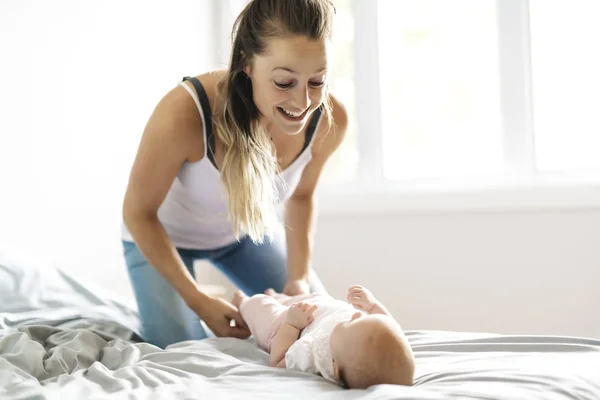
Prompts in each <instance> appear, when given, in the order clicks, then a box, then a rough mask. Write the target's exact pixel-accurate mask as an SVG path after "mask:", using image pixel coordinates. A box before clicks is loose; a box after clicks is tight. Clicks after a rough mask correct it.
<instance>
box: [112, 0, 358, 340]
mask: <svg viewBox="0 0 600 400" xmlns="http://www.w3.org/2000/svg"><path fill="white" fill-rule="evenodd" d="M334 14H335V9H334V8H333V5H332V4H331V3H330V1H328V0H254V1H251V2H250V3H249V4H248V5H247V7H246V8H245V9H244V11H243V12H242V13H241V14H240V15H239V17H238V18H237V20H236V23H235V25H234V41H233V49H232V56H231V63H230V66H229V68H228V70H226V71H213V72H209V73H206V74H203V75H200V76H198V77H196V78H184V81H183V82H181V83H180V84H179V85H178V86H177V87H176V88H174V89H173V90H171V91H170V92H169V93H168V94H167V95H166V96H165V97H164V98H163V99H162V100H161V101H160V102H159V104H158V105H157V107H156V109H155V110H154V112H153V114H152V116H151V117H150V120H149V122H148V124H147V126H146V128H145V130H144V133H143V136H142V139H141V143H140V146H139V149H138V153H137V156H136V159H135V162H134V164H133V167H132V171H131V175H130V178H129V184H128V187H127V192H126V195H125V200H124V204H123V219H124V229H123V246H124V254H125V259H126V263H127V268H128V272H129V277H130V280H131V283H132V286H133V289H134V293H135V296H136V300H137V304H138V308H139V311H140V316H141V319H142V329H143V337H144V339H145V340H146V341H148V342H150V343H153V344H155V345H157V346H159V347H165V346H167V345H168V344H171V343H175V342H178V341H182V340H188V339H202V338H205V337H206V332H205V330H204V329H203V326H202V324H201V323H200V319H202V320H203V321H204V323H205V324H206V325H207V326H208V327H209V328H210V330H212V331H213V332H214V334H215V335H216V336H233V337H238V338H245V337H248V336H249V334H250V332H249V331H248V329H247V327H246V326H245V325H244V323H243V321H242V319H241V317H240V314H239V311H238V309H237V308H236V307H234V306H233V305H232V304H231V303H229V302H227V301H225V300H223V299H218V298H211V297H210V296H207V295H206V294H204V293H202V292H201V291H200V290H199V288H198V286H197V285H196V283H195V280H194V271H193V262H194V260H196V259H206V260H209V261H210V262H211V263H212V264H213V265H215V266H216V267H217V268H219V269H220V270H221V271H223V273H224V274H225V275H226V276H227V277H228V278H229V279H231V281H232V282H233V283H234V284H235V285H237V286H238V287H239V288H240V289H242V290H243V291H244V292H245V293H246V294H248V295H253V294H255V293H262V292H263V291H264V290H266V289H267V288H274V289H275V290H277V291H283V293H285V294H288V295H298V294H302V293H308V292H311V291H313V292H315V291H325V289H324V287H323V285H322V284H321V282H320V281H319V279H318V278H317V277H316V275H315V274H314V272H313V271H312V270H311V269H310V256H311V241H312V233H313V232H312V228H313V223H312V221H313V216H314V215H313V213H314V206H313V197H314V192H315V188H316V185H317V181H318V179H319V175H320V174H321V171H322V169H323V166H324V164H325V162H326V161H327V159H328V158H329V157H330V156H331V154H332V153H333V152H334V150H335V149H336V148H337V147H338V146H339V145H340V143H341V141H342V139H343V137H344V134H345V132H346V127H347V115H346V111H345V110H344V108H343V106H342V105H341V104H340V102H339V101H338V100H336V99H335V98H334V97H333V96H332V95H331V94H329V93H328V91H327V80H326V78H327V66H328V63H327V59H328V51H327V49H328V46H329V39H330V36H331V27H332V19H333V16H334ZM279 205H282V206H283V207H284V210H285V217H284V221H283V226H285V235H277V231H278V228H281V229H279V230H280V231H282V230H283V228H282V225H281V222H280V221H279V220H278V217H277V209H278V206H279ZM233 321H235V323H232V322H233ZM232 325H235V326H232Z"/></svg>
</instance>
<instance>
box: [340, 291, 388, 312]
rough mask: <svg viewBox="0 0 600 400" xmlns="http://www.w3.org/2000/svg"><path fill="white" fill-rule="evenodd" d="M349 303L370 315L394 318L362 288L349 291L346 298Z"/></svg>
mask: <svg viewBox="0 0 600 400" xmlns="http://www.w3.org/2000/svg"><path fill="white" fill-rule="evenodd" d="M346 299H347V300H348V303H350V304H352V305H353V306H354V308H356V309H357V310H361V311H364V312H366V313H368V314H385V315H389V316H392V314H390V312H389V311H388V310H387V308H385V306H384V305H383V304H382V303H381V302H380V301H379V300H377V299H376V298H375V296H373V294H372V293H371V292H370V291H369V290H368V289H367V288H364V287H362V286H359V285H356V286H352V287H351V288H350V289H348V295H347V296H346Z"/></svg>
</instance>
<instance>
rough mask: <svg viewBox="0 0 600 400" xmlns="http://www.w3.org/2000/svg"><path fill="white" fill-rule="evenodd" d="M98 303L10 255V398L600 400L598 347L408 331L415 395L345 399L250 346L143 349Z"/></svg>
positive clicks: (347, 393)
mask: <svg viewBox="0 0 600 400" xmlns="http://www.w3.org/2000/svg"><path fill="white" fill-rule="evenodd" d="M98 293H100V292H99V291H98V289H97V288H94V287H93V286H91V285H89V284H84V283H81V282H80V281H79V280H76V279H73V278H72V277H70V276H68V274H65V273H64V272H61V271H60V270H58V269H56V268H54V267H53V266H51V265H45V264H43V263H42V264H31V263H29V264H27V263H23V262H22V261H20V260H17V259H15V258H7V257H6V256H3V255H2V254H0V398H10V399H46V398H47V399H61V400H65V399H106V398H111V399H112V398H117V399H118V398H123V399H146V398H157V399H164V398H202V399H237V398H240V399H241V398H243V399H252V398H256V399H262V400H270V399H287V398H290V399H292V398H293V399H307V398H310V399H401V400H408V399H473V400H484V399H485V400H489V399H498V400H505V399H506V400H509V399H510V400H513V399H532V400H541V399H544V400H567V399H568V400H575V399H577V400H598V399H600V341H599V340H595V339H591V338H577V337H559V336H511V335H498V334H486V333H467V332H444V331H409V332H407V336H408V338H409V341H410V343H411V345H412V346H413V349H414V352H415V356H416V359H417V367H416V383H415V385H414V386H412V387H401V386H391V385H381V386H376V387H372V388H370V389H368V390H344V389H341V388H339V387H338V386H336V385H333V384H331V383H328V382H327V381H325V380H324V379H322V378H320V377H318V376H314V375H308V374H303V373H300V372H295V371H291V370H283V369H275V368H269V367H268V356H267V354H266V353H264V352H262V351H260V350H259V349H258V348H257V347H256V346H255V345H254V343H253V342H252V341H244V340H237V339H232V338H228V339H207V340H203V341H188V342H182V343H178V344H176V345H172V346H169V347H168V348H167V349H165V350H161V349H159V348H157V347H155V346H152V345H149V344H147V343H137V342H135V338H136V332H137V331H138V327H139V322H138V320H137V316H136V313H135V311H134V310H131V309H130V308H128V307H127V306H126V305H125V303H122V302H120V301H119V300H118V299H117V298H114V297H111V296H109V295H106V294H103V295H99V294H98Z"/></svg>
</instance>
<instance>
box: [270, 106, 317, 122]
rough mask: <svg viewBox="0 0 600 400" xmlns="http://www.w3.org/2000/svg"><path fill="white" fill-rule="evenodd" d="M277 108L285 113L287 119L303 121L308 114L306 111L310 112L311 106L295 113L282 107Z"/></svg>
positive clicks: (282, 113)
mask: <svg viewBox="0 0 600 400" xmlns="http://www.w3.org/2000/svg"><path fill="white" fill-rule="evenodd" d="M277 109H278V110H279V112H280V113H281V115H283V116H284V117H285V118H286V119H288V120H290V121H302V120H303V119H304V117H305V116H306V113H308V110H309V108H307V109H306V110H304V111H303V112H302V113H293V112H290V111H288V110H286V109H284V108H282V107H277Z"/></svg>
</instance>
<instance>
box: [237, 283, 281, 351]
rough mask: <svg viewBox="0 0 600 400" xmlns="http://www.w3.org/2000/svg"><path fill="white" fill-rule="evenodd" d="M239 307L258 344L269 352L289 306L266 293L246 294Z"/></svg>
mask: <svg viewBox="0 0 600 400" xmlns="http://www.w3.org/2000/svg"><path fill="white" fill-rule="evenodd" d="M234 301H235V298H234ZM234 305H235V304H234ZM237 307H238V308H239V310H240V313H241V314H242V318H244V321H245V322H246V324H247V325H248V328H250V332H251V333H252V336H254V338H255V339H256V343H257V344H258V346H259V347H260V348H261V349H263V350H265V351H267V352H269V351H270V350H271V345H270V339H271V337H272V336H273V335H274V334H275V332H276V331H277V329H279V326H280V325H281V322H282V321H283V316H284V314H285V312H286V310H287V308H288V307H287V306H284V305H283V304H281V303H279V302H278V301H277V300H275V299H274V298H273V297H270V296H266V295H264V294H257V295H254V296H252V297H245V296H244V297H242V298H241V301H240V304H239V305H237Z"/></svg>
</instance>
